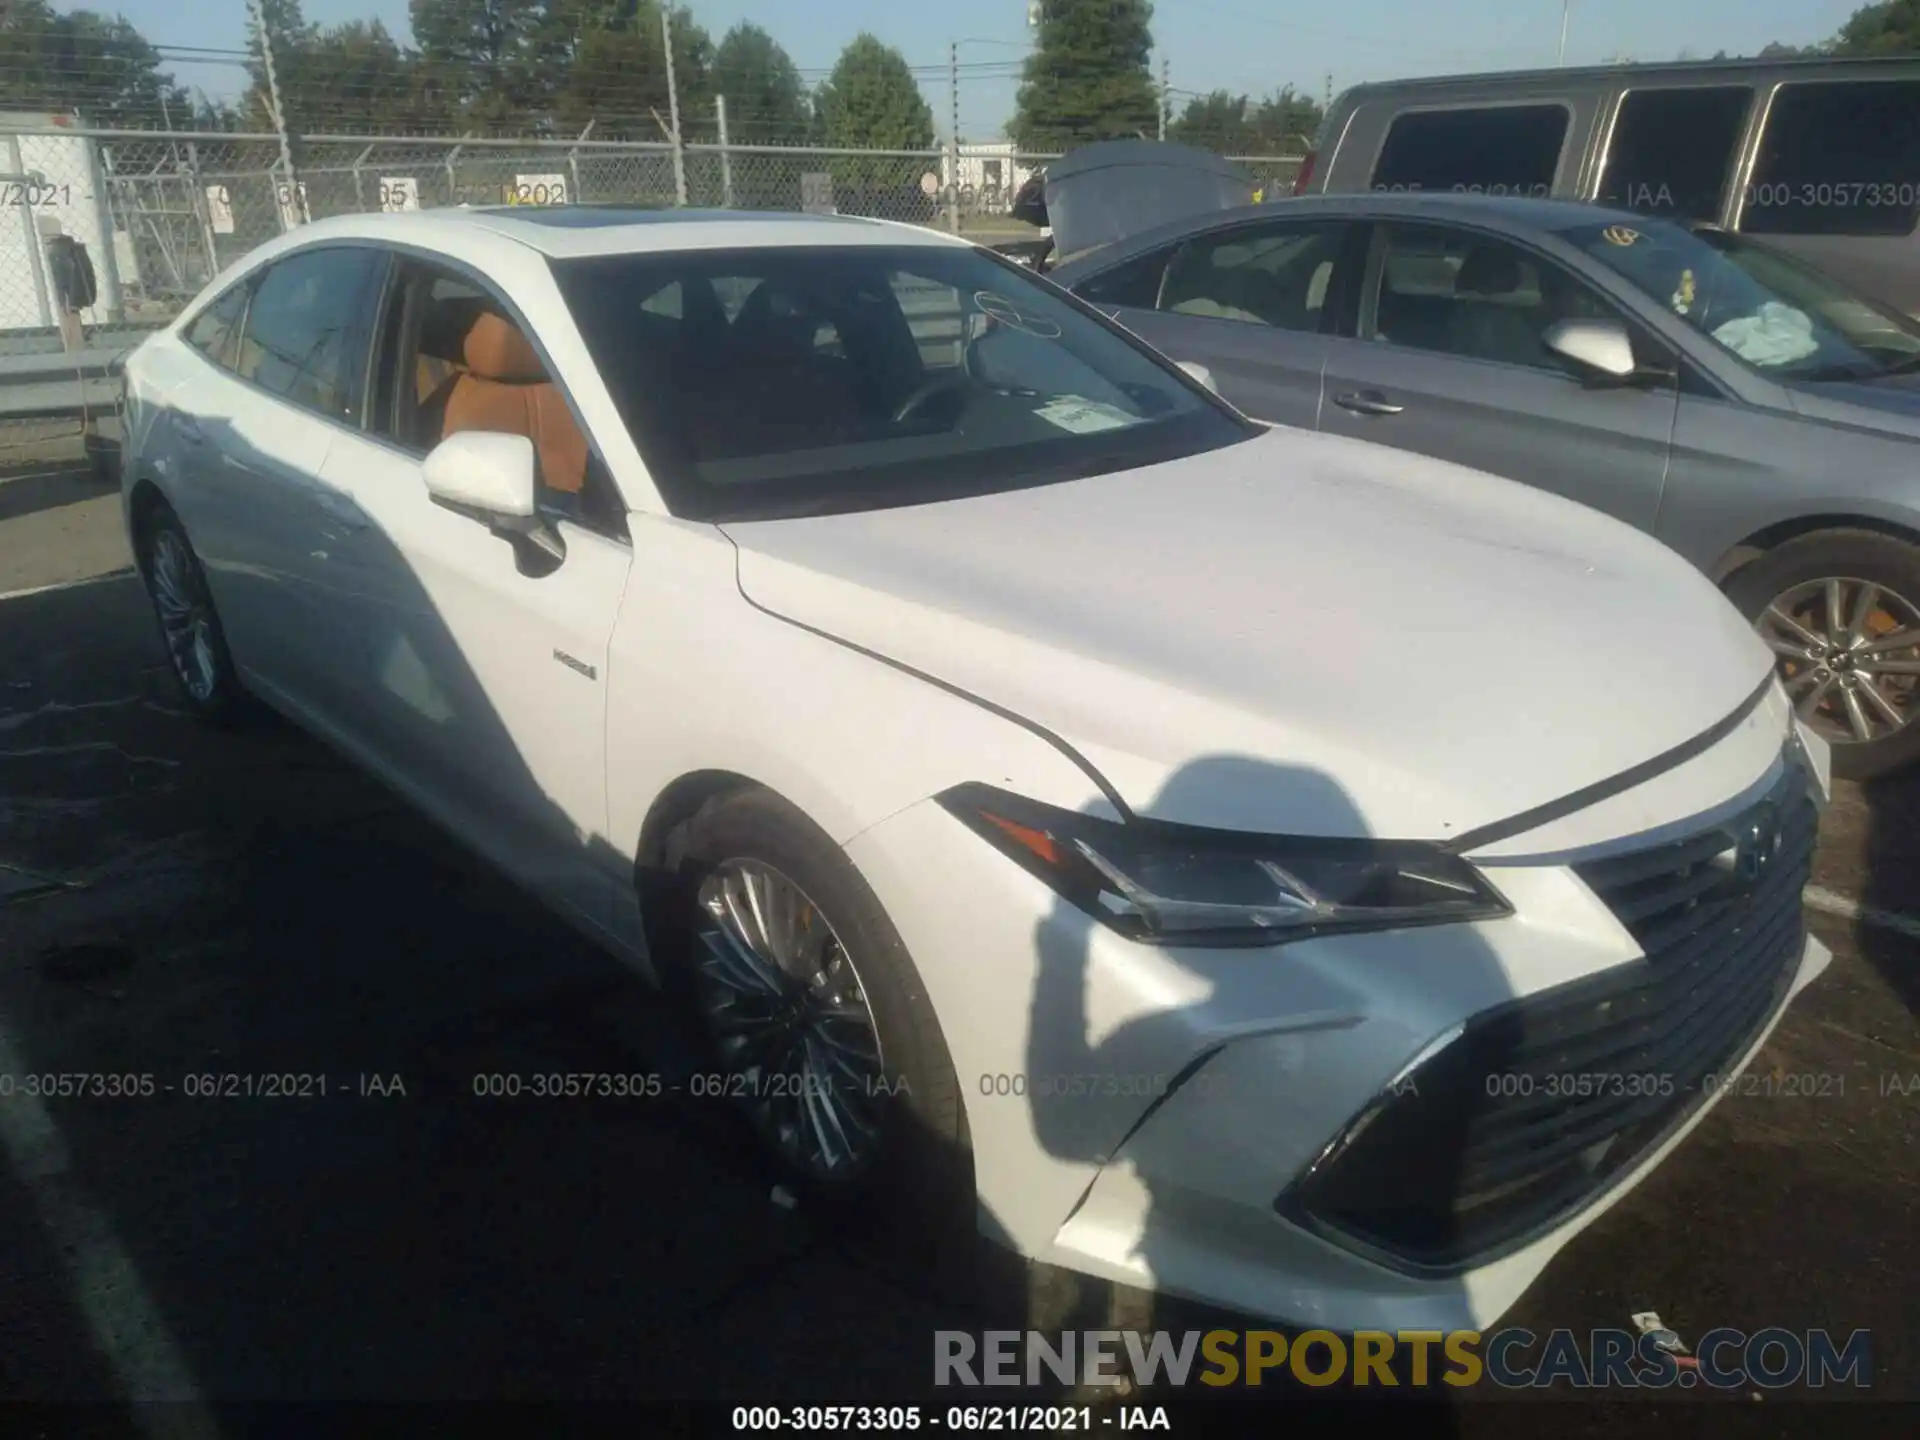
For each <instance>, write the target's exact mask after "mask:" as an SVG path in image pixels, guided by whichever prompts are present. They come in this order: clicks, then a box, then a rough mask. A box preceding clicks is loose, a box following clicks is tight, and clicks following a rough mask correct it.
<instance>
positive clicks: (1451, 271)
mask: <svg viewBox="0 0 1920 1440" xmlns="http://www.w3.org/2000/svg"><path fill="white" fill-rule="evenodd" d="M1375 274H1376V276H1377V283H1376V285H1375V287H1374V293H1373V295H1372V297H1371V303H1370V304H1368V305H1366V306H1365V314H1366V317H1367V318H1368V319H1369V320H1370V323H1371V326H1372V330H1371V334H1370V338H1372V339H1373V340H1376V341H1380V342H1383V343H1385V344H1390V345H1403V346H1406V347H1408V348H1410V349H1415V350H1431V351H1435V352H1437V353H1439V354H1443V355H1453V356H1457V357H1459V358H1460V359H1463V360H1482V361H1486V362H1488V363H1490V364H1496V365H1521V366H1525V367H1527V368H1528V369H1533V370H1550V371H1554V372H1556V373H1559V374H1565V373H1567V372H1568V370H1569V368H1570V367H1569V364H1568V362H1567V361H1565V360H1564V359H1562V358H1561V357H1560V356H1559V355H1557V354H1555V353H1554V352H1553V351H1552V350H1550V349H1548V348H1547V344H1546V332H1547V331H1548V330H1549V329H1550V328H1552V326H1553V325H1555V324H1556V323H1558V322H1559V321H1561V320H1617V319H1619V318H1620V317H1619V315H1618V314H1617V312H1615V311H1614V310H1613V309H1612V308H1611V307H1609V306H1608V305H1607V304H1606V302H1605V301H1604V300H1602V299H1601V298H1600V297H1599V296H1598V295H1596V294H1595V293H1594V292H1593V291H1592V289H1591V288H1589V287H1588V286H1586V285H1584V284H1582V283H1581V282H1580V280H1579V279H1578V278H1577V277H1575V276H1574V275H1572V274H1570V273H1569V272H1567V271H1566V270H1563V269H1562V268H1561V267H1559V266H1558V265H1554V264H1552V263H1551V262H1548V261H1546V260H1542V259H1540V258H1538V257H1537V256H1535V255H1533V254H1532V253H1531V252H1529V251H1526V250H1522V249H1521V248H1520V247H1519V246H1517V245H1511V244H1509V243H1507V242H1506V241H1503V240H1497V239H1494V238H1493V237H1491V236H1485V235H1480V234H1476V233H1474V232H1472V231H1467V230H1454V229H1451V228H1448V227H1446V226H1438V225H1387V226H1383V227H1382V233H1381V241H1380V245H1379V250H1378V254H1377V256H1376V260H1375ZM1629 333H1631V331H1630V332H1629Z"/></svg>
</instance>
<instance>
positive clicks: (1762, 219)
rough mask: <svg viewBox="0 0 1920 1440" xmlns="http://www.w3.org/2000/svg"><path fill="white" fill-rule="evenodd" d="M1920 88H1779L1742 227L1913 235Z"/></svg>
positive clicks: (1906, 84)
mask: <svg viewBox="0 0 1920 1440" xmlns="http://www.w3.org/2000/svg"><path fill="white" fill-rule="evenodd" d="M1917 155H1920V81H1916V80H1855V81H1827V82H1823V83H1819V84H1804V85H1783V86H1781V87H1780V89H1779V91H1778V92H1777V93H1776V94H1775V95H1774V97H1773V106H1772V109H1771V110H1770V111H1769V113H1768V116H1767V129H1766V133H1765V134H1764V135H1762V136H1761V137H1760V154H1759V157H1758V158H1757V160H1756V161H1755V164H1754V167H1753V179H1752V181H1751V183H1750V184H1749V185H1748V187H1747V192H1746V195H1745V196H1744V197H1743V198H1744V201H1745V208H1744V210H1743V211H1742V212H1741V221H1740V228H1741V229H1742V230H1744V231H1747V232H1748V233H1751V234H1756V235H1910V234H1912V233H1913V228H1914V221H1915V219H1916V217H1917V216H1920V193H1916V192H1917V191H1920V166H1916V164H1915V157H1916V156H1917Z"/></svg>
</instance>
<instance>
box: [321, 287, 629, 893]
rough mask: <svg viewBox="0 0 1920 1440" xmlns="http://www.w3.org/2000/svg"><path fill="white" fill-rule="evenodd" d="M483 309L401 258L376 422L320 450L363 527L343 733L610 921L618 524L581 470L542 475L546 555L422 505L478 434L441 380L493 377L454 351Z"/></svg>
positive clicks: (512, 861) (457, 819)
mask: <svg viewBox="0 0 1920 1440" xmlns="http://www.w3.org/2000/svg"><path fill="white" fill-rule="evenodd" d="M482 312H485V313H487V314H489V315H491V316H493V317H495V319H498V318H500V317H502V316H505V315H508V314H510V313H511V312H509V311H508V310H507V309H506V307H505V306H504V305H503V304H501V302H500V301H499V300H498V299H497V298H496V297H494V296H492V295H491V294H489V293H487V292H486V291H485V290H484V289H483V288H482V287H481V285H480V284H479V283H478V282H477V281H474V280H472V279H469V278H466V277H461V276H454V275H451V274H447V273H443V272H437V271H432V270H428V269H426V268H424V267H411V266H410V269H409V276H408V279H407V281H406V283H405V285H404V286H403V287H397V289H396V296H395V304H394V306H393V308H392V309H391V311H390V314H389V316H388V321H389V322H390V323H387V324H385V325H384V326H383V328H384V330H385V332H386V333H385V337H384V339H383V341H382V345H383V359H382V364H381V366H380V372H379V373H380V374H381V376H382V380H381V386H382V394H381V395H380V397H379V399H378V401H377V402H376V403H377V413H376V416H375V421H374V424H373V426H372V427H370V430H369V433H367V434H365V435H360V436H354V437H350V438H346V437H343V438H342V439H340V440H338V441H336V443H335V445H334V448H333V450H332V452H331V454H330V455H329V456H328V459H327V466H326V477H327V479H328V480H329V481H331V482H332V483H334V484H336V485H338V486H340V487H341V488H342V489H343V490H345V491H347V492H349V493H350V494H351V495H352V497H353V499H354V501H355V502H356V504H357V505H358V506H359V508H360V509H361V510H362V511H364V512H365V514H366V515H367V516H368V517H369V519H370V521H371V526H370V528H369V529H368V531H367V532H366V533H365V534H364V535H363V536H362V537H361V538H360V539H359V540H358V541H357V542H356V543H355V545H354V546H353V547H352V551H351V554H352V559H351V565H350V568H351V572H352V584H353V588H354V590H355V592H356V595H357V602H356V611H357V615H356V621H355V623H356V625H357V627H358V628H357V633H356V636H355V644H354V651H353V653H354V659H355V664H356V667H357V670H358V685H357V687H356V700H355V705H354V710H353V714H352V716H351V729H352V732H353V738H354V741H355V742H356V743H357V744H358V745H360V746H362V747H363V748H364V749H365V750H366V751H367V752H368V758H369V759H370V760H372V761H373V762H374V763H376V764H377V765H378V766H379V767H380V768H382V769H383V770H386V771H387V772H388V773H389V774H391V775H393V776H394V777H395V779H396V780H397V781H398V782H399V783H401V784H402V785H404V786H407V787H410V788H413V789H415V790H416V791H417V792H418V793H417V795H416V798H417V799H418V800H419V801H420V802H421V803H422V804H424V805H425V806H426V807H427V808H428V809H429V810H431V811H433V812H435V813H437V814H439V815H440V816H441V817H442V818H443V820H445V821H446V822H447V823H448V824H450V825H451V826H452V827H453V828H454V829H455V830H456V831H457V832H459V833H460V834H461V835H463V836H464V837H466V838H467V839H468V840H469V841H470V842H471V843H473V844H475V845H476V846H477V847H478V848H479V849H481V850H482V851H483V852H485V853H487V854H488V855H489V856H491V857H492V858H493V859H494V860H495V861H496V863H498V864H500V865H501V866H502V867H503V868H504V869H506V870H507V871H508V872H509V873H512V874H515V875H517V876H518V877H520V878H521V879H522V880H523V881H525V882H526V883H528V884H530V885H532V886H534V887H535V888H537V889H538V890H540V891H541V892H542V893H543V894H544V895H545V896H546V897H547V898H549V899H550V900H552V901H555V902H556V903H559V904H561V905H563V906H565V907H566V908H567V909H568V910H570V911H572V912H573V913H574V914H575V916H576V917H578V918H582V919H585V920H588V921H590V922H592V923H593V924H594V925H596V926H598V927H600V928H602V929H609V930H610V929H612V928H613V927H614V925H615V915H616V894H615V891H614V889H613V887H614V886H615V885H621V884H630V881H631V876H630V874H629V873H628V872H629V867H628V865H627V863H626V862H623V861H622V860H621V859H620V858H619V857H618V856H617V855H615V854H614V852H613V850H612V849H611V847H609V846H608V845H607V843H606V840H605V836H606V833H607V797H606V703H607V702H606V695H607V683H606V682H607V648H608V641H609V638H610V636H611V634H612V629H613V622H614V618H615V616H616V614H617V613H618V610H619V606H620V600H621V596H622V594H623V593H624V591H625V589H626V583H627V572H628V569H629V567H630V563H631V558H632V550H631V548H630V546H629V544H628V543H627V541H626V538H625V534H624V515H623V514H621V513H620V512H619V510H618V507H617V506H613V505H612V504H610V503H609V502H608V500H607V496H606V492H605V491H601V490H599V489H595V490H594V491H593V493H592V494H591V495H583V493H582V490H581V488H580V485H579V480H580V476H579V475H578V474H577V473H576V475H575V476H573V477H566V478H564V479H563V477H559V476H555V475H552V474H543V479H542V492H541V493H542V510H543V513H544V516H545V518H546V520H547V521H548V523H549V525H550V527H551V534H552V535H553V536H555V537H557V538H558V542H559V543H558V546H557V547H556V548H557V549H558V550H559V551H560V552H561V554H560V556H559V557H558V558H557V563H556V560H555V557H553V556H550V555H548V554H546V552H543V551H539V550H538V549H537V547H532V546H529V545H527V544H526V543H525V542H512V541H509V540H507V539H504V538H502V537H500V536H499V535H496V534H495V533H493V532H492V531H491V530H489V529H488V527H487V526H486V525H485V524H484V523H483V522H481V521H479V520H476V519H473V518H470V517H469V516H467V515H464V514H457V513H455V512H453V511H451V510H448V509H445V508H443V507H442V506H440V505H439V504H437V503H436V502H435V501H434V500H433V499H432V498H431V497H430V496H429V494H428V492H427V487H426V482H425V478H424V474H423V471H422V462H423V460H424V459H425V456H426V454H427V452H428V450H429V449H431V447H432V445H433V444H434V443H436V442H437V440H438V439H439V438H440V437H441V435H442V433H444V432H446V431H447V430H448V429H449V428H450V427H451V428H467V429H474V428H480V427H479V426H475V425H463V424H459V422H458V420H457V416H458V414H459V413H461V411H460V406H459V401H460V399H461V397H460V396H459V395H457V394H455V393H454V387H455V386H458V385H460V384H463V383H464V384H467V385H469V386H472V385H476V384H488V383H496V382H493V381H491V380H490V379H489V378H488V377H486V376H484V375H481V374H479V373H478V371H477V370H476V369H475V368H474V367H473V366H471V365H469V364H468V361H469V360H470V359H474V358H476V356H475V355H474V354H463V353H462V343H463V339H464V336H465V334H466V333H467V332H469V331H471V330H472V329H473V327H474V325H475V324H476V323H478V322H477V317H478V316H479V315H480V314H481V313H482ZM515 369H516V370H517V371H518V372H519V373H517V374H516V375H515V376H514V377H513V378H514V381H515V382H516V383H521V384H525V383H529V382H527V381H526V376H525V369H526V367H525V365H524V364H516V366H515ZM536 383H537V382H536ZM450 397H451V398H453V400H454V401H455V403H454V404H453V405H452V406H451V407H450V406H449V403H448V401H449V398H450ZM506 398H507V399H513V398H520V399H524V398H526V397H525V396H524V395H523V396H519V397H512V396H509V397H506ZM561 403H564V400H563V397H562V399H561ZM495 413H496V414H498V415H500V416H503V417H504V416H506V415H508V414H509V413H510V410H509V408H508V407H507V406H504V405H503V406H501V407H499V408H498V409H497V410H496V412H495ZM506 424H507V422H506V421H505V420H504V419H502V420H499V421H497V422H496V423H495V424H494V425H492V426H490V427H488V428H506ZM543 456H544V452H543ZM589 468H592V466H591V463H590V465H589ZM601 478H603V477H601V476H600V475H599V474H598V472H597V470H596V471H595V473H594V476H593V479H592V480H591V481H589V482H588V484H589V485H597V484H598V482H599V480H600V479H601ZM555 482H561V483H558V484H556V483H555Z"/></svg>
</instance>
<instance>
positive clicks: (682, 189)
mask: <svg viewBox="0 0 1920 1440" xmlns="http://www.w3.org/2000/svg"><path fill="white" fill-rule="evenodd" d="M660 40H661V43H662V44H664V45H665V46H666V49H667V118H668V119H669V120H671V121H672V122H673V135H672V137H671V138H672V140H673V198H674V202H675V203H676V204H679V205H685V204H686V203H687V155H686V151H685V150H683V149H682V148H681V146H680V91H679V89H678V88H677V87H676V86H675V85H674V83H673V6H672V5H671V4H668V5H662V6H661V7H660Z"/></svg>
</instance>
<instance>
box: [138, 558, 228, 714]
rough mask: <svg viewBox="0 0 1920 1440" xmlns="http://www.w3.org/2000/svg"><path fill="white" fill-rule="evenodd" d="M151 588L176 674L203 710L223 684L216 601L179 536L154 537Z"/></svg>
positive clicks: (150, 571) (148, 563)
mask: <svg viewBox="0 0 1920 1440" xmlns="http://www.w3.org/2000/svg"><path fill="white" fill-rule="evenodd" d="M147 584H148V589H149V590H150V591H151V592H152V595H153V608H154V610H155V612H156V613H157V614H158V615H159V617H160V633H161V634H162V636H163V637H164V638H165V640H166V643H167V656H168V658H169V659H170V660H171V661H172V662H173V669H174V673H175V674H176V675H178V676H179V677H180V683H181V684H182V685H184V686H186V688H187V693H188V694H189V695H191V696H192V697H193V698H194V699H195V700H197V701H199V702H200V703H201V704H203V705H204V704H206V703H208V702H209V701H211V700H212V699H213V693H214V690H215V688H216V687H217V686H218V685H219V683H220V660H219V654H218V651H217V650H216V648H215V641H214V620H213V602H212V598H211V597H210V596H209V595H208V594H207V588H206V582H205V579H204V578H203V577H202V575H201V573H200V566H199V564H198V562H196V561H195V560H194V558H193V552H192V551H191V550H189V549H188V548H187V542H186V539H185V537H183V536H182V535H181V534H180V532H179V531H177V530H173V529H168V528H163V529H161V530H160V531H159V532H158V533H157V534H156V535H155V536H154V537H153V548H152V551H151V552H150V554H149V556H148V562H147Z"/></svg>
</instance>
